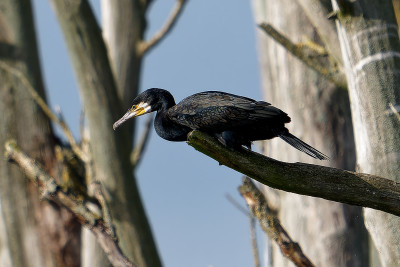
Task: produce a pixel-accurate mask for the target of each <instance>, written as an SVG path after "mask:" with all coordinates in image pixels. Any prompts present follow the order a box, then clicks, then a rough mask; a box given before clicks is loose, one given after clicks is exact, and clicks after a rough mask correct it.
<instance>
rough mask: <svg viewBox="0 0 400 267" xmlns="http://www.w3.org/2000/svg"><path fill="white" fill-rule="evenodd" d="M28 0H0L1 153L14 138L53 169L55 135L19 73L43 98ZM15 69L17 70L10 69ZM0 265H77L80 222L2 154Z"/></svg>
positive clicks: (28, 151)
mask: <svg viewBox="0 0 400 267" xmlns="http://www.w3.org/2000/svg"><path fill="white" fill-rule="evenodd" d="M35 38H36V37H35V28H34V23H33V18H32V8H31V4H30V1H29V0H5V1H2V2H1V3H0V42H1V45H0V54H1V60H0V64H1V68H0V81H1V82H0V84H1V85H0V87H1V88H0V110H1V111H2V115H1V116H0V129H1V131H0V154H1V155H4V144H5V142H6V140H7V139H9V138H14V139H16V140H17V142H18V143H19V145H20V146H21V147H22V148H23V149H24V151H26V152H27V153H29V154H30V155H31V156H32V157H34V158H35V159H36V160H37V161H38V162H40V163H41V164H42V165H43V166H45V168H46V170H47V171H49V172H51V173H54V172H56V170H57V163H56V161H55V155H54V145H55V140H54V137H53V132H52V129H51V126H50V122H49V120H48V118H47V117H46V116H45V115H44V113H43V112H42V111H41V109H40V108H39V106H38V105H37V103H36V102H35V101H34V100H33V99H32V97H31V95H30V93H29V91H28V89H27V88H26V84H24V83H23V82H22V81H21V78H20V77H18V76H17V75H16V74H15V72H18V73H20V74H22V75H23V76H24V77H25V78H26V79H27V80H28V81H29V83H31V84H32V85H33V87H34V88H35V90H36V92H37V93H38V94H39V95H40V96H41V97H42V98H43V99H46V96H45V91H44V87H43V82H42V77H41V70H40V66H39V59H38V51H37V44H36V39H35ZM14 71H15V72H14ZM0 177H1V178H0V265H1V266H16V267H18V266H21V267H25V266H77V265H78V264H79V251H80V250H79V240H80V239H79V233H80V225H79V224H78V223H77V222H76V221H74V219H73V216H72V215H71V214H70V213H69V212H67V211H66V210H65V209H62V208H59V207H57V206H54V205H51V204H49V203H41V202H40V199H39V193H38V191H37V188H36V186H35V185H33V184H30V183H28V180H27V179H26V178H25V175H24V174H23V173H22V172H21V171H20V169H19V168H18V167H17V166H14V165H12V164H10V163H8V162H7V161H6V160H5V159H4V158H3V156H2V157H1V158H0Z"/></svg>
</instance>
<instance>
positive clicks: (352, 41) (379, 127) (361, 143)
mask: <svg viewBox="0 0 400 267" xmlns="http://www.w3.org/2000/svg"><path fill="white" fill-rule="evenodd" d="M332 3H333V6H334V9H335V10H336V11H337V12H338V13H337V17H338V20H337V27H338V32H339V38H340V46H341V50H342V55H343V61H344V65H345V69H346V75H347V80H348V85H349V94H350V101H351V110H352V115H353V116H352V118H353V125H354V132H355V143H356V151H357V166H358V169H359V171H361V172H367V173H371V174H376V175H380V176H382V177H385V178H388V179H392V180H395V181H399V180H400V164H399V161H400V131H399V129H400V120H399V118H398V117H397V116H396V113H397V114H398V113H399V111H400V90H399V82H400V72H399V68H398V66H399V64H400V42H399V36H398V25H397V23H396V19H395V15H394V11H393V5H392V1H389V0H386V1H365V0H362V1H356V2H350V1H332ZM391 105H392V106H393V107H394V109H395V111H393V110H392V109H391ZM364 217H365V224H366V226H367V229H368V231H369V233H370V235H371V237H372V240H373V242H374V244H375V246H376V248H377V250H378V252H379V258H380V261H381V264H382V266H399V265H400V247H399V241H400V218H399V217H396V216H393V215H390V214H387V213H384V212H379V211H376V210H371V209H364Z"/></svg>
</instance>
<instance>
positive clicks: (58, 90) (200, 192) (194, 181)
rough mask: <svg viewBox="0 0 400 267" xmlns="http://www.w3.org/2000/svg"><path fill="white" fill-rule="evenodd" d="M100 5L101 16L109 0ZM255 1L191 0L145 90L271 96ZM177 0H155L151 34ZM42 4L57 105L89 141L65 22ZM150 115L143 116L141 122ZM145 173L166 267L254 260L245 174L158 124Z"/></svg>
mask: <svg viewBox="0 0 400 267" xmlns="http://www.w3.org/2000/svg"><path fill="white" fill-rule="evenodd" d="M90 2H91V3H92V7H93V8H94V10H95V12H96V15H97V16H98V18H100V1H99V0H98V1H97V0H93V1H90ZM250 2H251V1H239V0H234V1H232V0H231V1H228V0H219V1H212V0H191V1H188V3H187V4H186V7H185V9H184V12H183V14H182V16H181V17H180V19H179V20H178V23H177V24H176V26H175V28H174V29H173V30H172V32H171V33H170V34H169V35H168V36H167V38H165V39H164V41H163V42H161V43H160V45H159V46H157V47H156V48H155V49H153V50H151V52H150V53H149V54H148V55H147V56H146V57H145V58H144V64H143V69H142V80H141V84H140V88H141V91H144V90H145V89H147V88H151V87H159V88H164V89H167V90H169V91H170V92H171V93H172V94H173V95H174V96H175V100H176V102H179V101H180V100H182V99H183V98H184V97H186V96H189V95H192V94H194V93H197V92H201V91H207V90H219V91H225V92H230V93H234V94H240V95H244V96H247V97H251V98H255V99H261V88H260V78H259V69H258V61H257V51H256V40H255V31H256V30H257V29H256V26H255V23H254V20H253V18H252V12H251V6H250ZM174 3H175V1H174V0H162V1H160V0H158V1H154V3H153V4H152V5H151V8H150V12H149V13H148V30H147V33H146V36H147V38H149V37H150V36H152V34H154V32H155V31H157V30H158V29H159V28H160V27H161V25H162V24H163V23H164V21H165V19H166V18H167V16H168V14H169V12H170V10H171V8H172V7H173V5H174ZM33 4H34V17H35V23H36V28H37V31H38V36H39V40H38V41H39V47H40V56H41V64H42V69H43V73H44V80H45V85H46V88H47V96H48V99H49V103H50V107H51V108H52V109H53V110H54V109H55V107H56V106H59V107H60V108H61V111H62V113H63V115H64V117H65V119H66V121H67V123H68V125H69V127H70V128H71V129H72V131H73V133H74V135H75V137H76V138H77V139H79V116H80V113H81V104H80V99H79V92H78V88H77V83H76V79H75V77H74V73H73V70H72V67H71V63H70V60H69V56H68V54H67V49H66V46H65V43H64V41H63V37H62V34H61V32H60V27H59V25H58V22H57V20H56V18H55V16H54V13H53V11H52V9H51V7H50V4H49V1H43V0H33ZM145 120H146V118H145V117H141V118H139V119H138V125H139V126H141V125H143V124H144V122H145ZM110 127H112V125H110ZM140 130H141V127H139V129H138V133H137V136H140V134H141V133H140ZM136 176H137V179H138V183H139V186H140V191H141V195H142V199H143V202H144V205H145V208H146V211H147V214H148V217H149V220H150V223H151V226H152V229H153V234H154V236H155V239H156V242H157V245H158V248H159V252H160V254H161V258H162V261H163V263H164V266H176V267H179V266H182V267H183V266H194V267H196V266H199V267H200V266H207V267H208V266H253V258H252V251H251V246H250V234H249V218H248V217H247V216H245V215H244V214H243V213H241V212H240V211H239V210H238V209H237V208H236V207H234V206H233V205H232V204H231V203H230V202H229V201H228V200H227V198H226V195H227V194H229V195H230V196H232V197H233V198H234V199H235V200H236V201H237V202H238V203H240V204H241V205H242V206H243V207H245V202H244V200H243V199H242V198H241V196H240V195H239V193H238V191H237V187H238V186H239V185H240V183H241V177H242V175H241V174H240V173H237V172H235V171H233V170H230V169H228V168H227V167H224V166H219V165H218V163H217V162H216V161H214V160H212V159H210V158H208V157H207V156H205V155H203V154H201V153H199V152H197V151H195V150H194V148H192V147H191V146H189V145H187V144H186V143H185V142H180V143H176V142H168V141H166V140H163V139H161V138H160V137H158V136H157V134H156V133H155V132H154V130H152V133H151V139H150V142H149V144H148V149H147V151H146V153H145V155H144V158H143V160H142V162H141V164H140V167H139V169H138V171H137V175H136ZM260 239H262V238H260Z"/></svg>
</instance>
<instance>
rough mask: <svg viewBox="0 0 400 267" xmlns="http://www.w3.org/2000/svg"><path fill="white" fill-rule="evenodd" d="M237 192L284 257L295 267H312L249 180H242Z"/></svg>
mask: <svg viewBox="0 0 400 267" xmlns="http://www.w3.org/2000/svg"><path fill="white" fill-rule="evenodd" d="M239 192H240V194H241V195H242V196H243V198H244V199H245V201H246V203H247V205H248V206H249V209H250V210H251V212H252V213H253V214H254V216H255V217H257V219H258V221H259V222H260V226H261V228H262V229H263V230H264V231H265V233H267V234H268V236H269V238H270V239H271V240H274V241H275V242H276V243H277V244H278V246H279V248H280V249H281V252H282V254H283V255H284V256H285V257H287V258H289V259H290V260H291V261H292V262H293V263H294V264H295V265H296V266H300V267H312V266H314V265H313V263H312V262H311V261H310V260H309V259H308V258H307V256H306V255H304V253H303V252H302V250H301V247H300V246H299V244H297V243H296V242H294V241H293V240H292V239H291V237H290V236H289V234H288V233H287V232H286V231H285V229H284V228H283V226H282V225H281V223H280V221H279V219H278V217H277V216H276V214H275V213H274V212H272V211H271V210H270V209H269V207H268V205H267V202H266V201H265V197H264V195H263V194H262V193H261V191H260V190H259V189H258V188H257V186H256V185H255V184H254V183H253V182H252V181H251V179H249V178H247V177H245V178H243V183H242V185H241V186H240V187H239Z"/></svg>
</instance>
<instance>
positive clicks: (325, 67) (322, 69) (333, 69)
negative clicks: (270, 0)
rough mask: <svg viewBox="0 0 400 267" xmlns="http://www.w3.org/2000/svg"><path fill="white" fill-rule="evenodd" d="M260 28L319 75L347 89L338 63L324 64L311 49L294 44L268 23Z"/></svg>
mask: <svg viewBox="0 0 400 267" xmlns="http://www.w3.org/2000/svg"><path fill="white" fill-rule="evenodd" d="M260 28H261V29H263V30H264V32H265V33H267V34H268V35H269V36H271V37H272V38H273V39H274V40H275V41H277V42H278V43H280V44H281V45H282V46H283V47H284V48H286V49H287V50H288V51H289V52H290V53H291V54H292V55H294V56H295V57H297V58H298V59H300V60H301V61H303V62H304V64H306V65H307V66H309V67H310V68H312V69H314V70H315V71H317V72H318V73H319V74H321V75H322V76H324V77H325V78H326V79H328V80H330V81H331V82H333V83H334V84H336V85H337V86H338V87H341V88H344V89H346V88H347V81H346V77H345V75H344V73H343V72H341V71H339V70H338V69H337V66H338V65H339V64H338V63H337V62H336V63H333V64H332V66H330V65H329V64H324V63H322V62H321V61H320V60H318V59H317V58H316V57H315V56H311V55H310V50H309V47H306V46H302V45H297V44H294V43H293V42H292V41H290V40H289V39H288V38H287V37H286V36H284V35H283V34H281V33H280V32H279V31H277V30H276V29H275V28H274V27H273V26H272V25H270V24H268V23H262V24H260ZM316 55H317V54H316Z"/></svg>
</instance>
